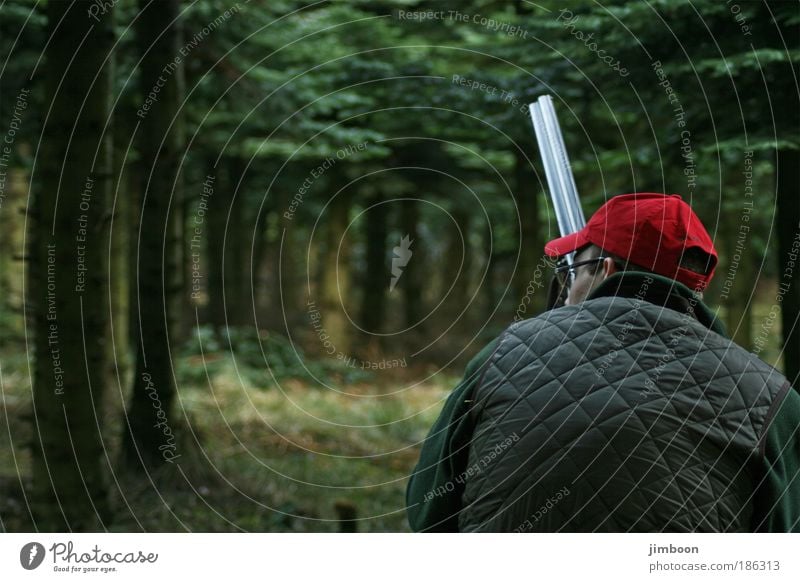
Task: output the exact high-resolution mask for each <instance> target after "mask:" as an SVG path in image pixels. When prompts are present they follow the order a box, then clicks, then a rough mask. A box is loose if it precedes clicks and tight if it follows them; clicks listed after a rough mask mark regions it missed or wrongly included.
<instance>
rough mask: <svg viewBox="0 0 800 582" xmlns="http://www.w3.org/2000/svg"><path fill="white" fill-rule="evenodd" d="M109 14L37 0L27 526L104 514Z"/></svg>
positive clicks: (100, 521)
mask: <svg viewBox="0 0 800 582" xmlns="http://www.w3.org/2000/svg"><path fill="white" fill-rule="evenodd" d="M112 16H113V13H112V12H111V9H110V8H109V9H108V11H107V12H106V13H105V14H104V15H103V17H102V18H101V19H99V21H95V20H93V19H91V18H87V16H86V5H85V4H75V3H69V2H49V3H48V4H47V20H48V27H49V31H48V33H49V39H50V40H49V46H48V48H47V53H46V61H45V65H44V69H43V70H44V81H45V94H46V95H48V96H49V98H50V103H51V109H50V113H49V117H48V119H47V122H46V125H45V127H44V128H43V140H42V146H41V147H42V149H41V156H40V158H39V159H40V160H41V179H40V180H41V181H40V182H39V184H38V187H35V188H34V200H33V202H32V212H31V219H32V225H31V240H30V248H29V254H30V257H31V263H30V271H29V277H30V279H29V283H30V286H29V292H30V296H29V300H30V301H29V303H30V305H31V306H32V308H33V310H34V316H33V329H34V343H35V350H36V358H35V361H34V371H33V418H34V431H33V432H34V435H36V436H35V438H34V442H33V451H32V453H33V454H32V465H33V495H32V501H33V510H34V516H35V519H36V528H37V530H39V531H42V530H46V531H54V530H55V531H66V530H69V531H92V530H98V529H102V528H103V527H105V526H107V525H108V520H109V517H110V514H109V502H108V498H107V488H106V484H107V466H106V463H105V462H104V459H106V458H107V457H106V456H105V448H104V444H103V439H102V434H101V430H102V426H103V424H104V422H103V401H104V397H105V380H106V372H107V370H108V368H107V349H106V341H107V338H108V320H107V309H108V287H107V285H108V271H107V258H106V252H107V249H108V227H109V216H108V212H109V206H108V202H109V194H110V186H111V183H110V176H111V144H110V141H111V140H110V132H109V131H105V132H104V129H105V128H106V123H107V117H108V111H109V97H110V87H111V85H110V83H111V62H112V61H111V58H110V57H109V53H110V51H111V47H112V45H113V40H114V38H113V36H114V33H113V20H112ZM73 59H74V60H73ZM84 97H85V102H84ZM36 178H37V177H36V176H32V180H34V184H35V183H36Z"/></svg>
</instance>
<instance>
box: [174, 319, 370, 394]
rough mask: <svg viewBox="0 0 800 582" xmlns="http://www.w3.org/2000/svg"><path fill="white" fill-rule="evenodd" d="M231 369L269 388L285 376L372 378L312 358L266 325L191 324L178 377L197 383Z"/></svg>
mask: <svg viewBox="0 0 800 582" xmlns="http://www.w3.org/2000/svg"><path fill="white" fill-rule="evenodd" d="M231 368H233V372H234V373H235V374H237V375H238V377H239V378H240V379H242V380H244V381H247V382H248V383H249V384H251V385H253V386H256V387H260V388H268V387H270V386H273V385H275V384H276V383H278V384H279V383H281V382H283V381H285V380H301V381H303V382H307V383H308V384H310V385H318V386H320V387H324V386H325V385H326V384H327V385H331V384H342V383H345V384H350V383H357V382H365V381H368V380H370V379H371V378H372V375H371V374H370V373H368V372H366V371H362V370H359V369H353V368H350V367H348V366H346V365H345V364H344V362H342V361H341V360H337V359H331V358H326V359H321V360H314V359H310V358H308V357H306V355H305V353H304V351H303V350H302V349H301V348H300V347H299V346H297V344H295V343H293V342H292V341H290V340H289V339H288V338H286V337H284V336H282V335H280V334H277V333H274V332H268V331H266V330H260V331H259V330H255V329H253V328H249V327H228V328H226V329H224V330H222V332H221V333H218V332H217V331H216V330H214V328H213V327H212V326H210V325H203V326H200V327H198V328H195V330H194V333H193V337H192V339H191V340H189V341H188V342H187V343H186V344H184V346H183V348H182V349H181V351H180V359H179V363H178V367H177V374H178V378H179V380H180V381H181V383H185V384H202V383H206V382H207V381H208V380H207V379H213V378H214V377H215V376H217V375H219V374H222V373H230V371H231Z"/></svg>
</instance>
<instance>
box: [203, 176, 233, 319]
mask: <svg viewBox="0 0 800 582" xmlns="http://www.w3.org/2000/svg"><path fill="white" fill-rule="evenodd" d="M221 164H222V161H220V162H219V165H218V166H217V167H216V168H215V167H214V166H213V163H209V164H208V171H207V174H208V178H207V179H206V181H207V183H208V184H209V187H210V189H209V190H208V192H213V194H211V196H210V197H209V198H208V201H207V205H208V211H207V212H206V213H205V217H204V222H205V226H206V228H207V232H206V258H207V265H206V268H207V269H208V288H207V292H208V320H209V322H210V323H211V325H212V326H213V327H214V330H215V331H216V332H217V334H218V335H219V334H221V332H222V331H223V330H224V329H225V289H224V285H225V273H224V272H223V269H222V266H223V260H224V259H223V257H224V255H223V251H224V249H225V219H226V217H227V215H228V209H229V208H230V198H229V196H230V194H231V190H230V188H229V187H228V186H229V185H228V183H227V179H226V178H227V176H225V172H224V171H223V169H222V168H221ZM212 185H213V188H211V186H212Z"/></svg>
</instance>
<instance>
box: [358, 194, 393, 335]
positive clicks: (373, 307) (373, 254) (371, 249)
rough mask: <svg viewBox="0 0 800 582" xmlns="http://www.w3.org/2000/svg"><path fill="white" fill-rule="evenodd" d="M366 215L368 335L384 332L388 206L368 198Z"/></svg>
mask: <svg viewBox="0 0 800 582" xmlns="http://www.w3.org/2000/svg"><path fill="white" fill-rule="evenodd" d="M367 208H368V209H369V210H367V211H366V212H365V213H364V218H365V223H366V224H365V227H366V241H367V257H366V258H367V268H366V273H365V276H364V279H363V283H362V294H361V327H362V328H363V329H365V330H366V332H367V333H368V334H373V333H381V329H382V328H383V322H384V319H385V317H386V280H387V277H386V273H387V270H386V230H387V227H388V217H389V206H388V204H386V203H385V202H384V201H383V198H382V197H381V195H380V194H374V195H372V196H370V197H369V199H368V203H367Z"/></svg>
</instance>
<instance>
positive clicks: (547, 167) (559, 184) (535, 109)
mask: <svg viewBox="0 0 800 582" xmlns="http://www.w3.org/2000/svg"><path fill="white" fill-rule="evenodd" d="M529 109H530V112H531V120H532V121H533V129H534V131H535V132H536V141H537V142H538V144H539V151H540V152H541V156H542V164H543V165H544V172H545V177H546V178H547V187H548V189H549V190H550V197H551V199H552V200H553V208H554V210H555V213H556V220H557V221H558V229H559V231H560V232H561V236H566V235H568V234H572V233H573V232H576V231H578V230H580V229H582V228H583V227H584V226H585V225H586V218H585V217H584V215H583V209H582V208H581V204H580V200H579V198H578V188H577V187H576V186H575V178H574V176H573V175H572V166H571V165H570V162H569V156H568V155H567V149H566V147H565V146H564V138H563V136H562V135H561V128H560V127H559V125H558V118H557V117H556V111H555V108H554V107H553V98H552V97H551V96H550V95H542V96H541V97H539V99H538V100H537V101H535V102H534V103H531V104H530V105H529ZM570 259H571V257H568V258H567V260H568V261H570V262H571V260H570Z"/></svg>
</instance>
